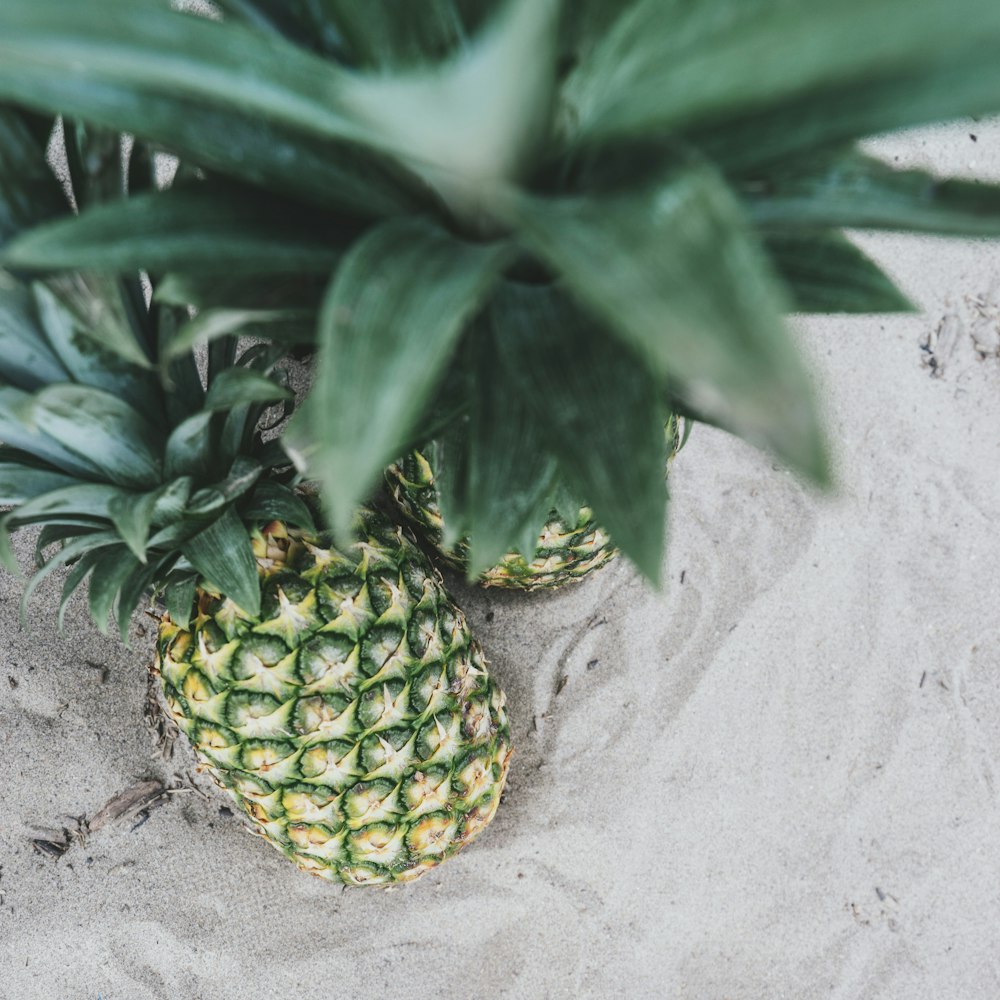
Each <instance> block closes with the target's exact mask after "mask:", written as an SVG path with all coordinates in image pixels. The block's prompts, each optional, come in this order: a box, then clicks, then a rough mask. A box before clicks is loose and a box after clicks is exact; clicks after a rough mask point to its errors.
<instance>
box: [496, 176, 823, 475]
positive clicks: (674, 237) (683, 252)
mask: <svg viewBox="0 0 1000 1000" xmlns="http://www.w3.org/2000/svg"><path fill="white" fill-rule="evenodd" d="M508 207H509V208H510V207H511V206H508ZM511 217H512V218H513V219H514V221H515V222H516V224H517V225H518V226H519V227H520V229H521V231H522V233H523V235H524V238H525V240H526V242H527V243H528V244H529V246H531V247H532V248H533V249H534V250H535V251H536V252H537V253H538V254H539V256H541V257H542V258H543V259H544V260H545V261H546V262H547V263H548V264H549V265H550V266H552V267H553V268H554V269H555V270H556V271H557V272H558V273H559V274H561V276H562V278H563V280H564V281H565V282H566V285H567V287H568V288H570V289H571V290H572V292H573V294H574V295H575V296H576V297H577V298H578V299H579V300H580V301H581V302H583V303H585V304H586V305H587V306H588V307H589V308H590V309H591V310H592V311H593V312H594V313H595V315H597V316H599V317H600V318H601V319H602V320H603V321H604V323H605V324H607V327H608V329H609V330H611V331H613V332H614V333H615V334H617V336H618V337H620V338H621V340H622V341H624V342H625V343H627V344H629V345H630V346H631V347H632V348H634V349H635V350H636V351H638V352H639V354H640V355H641V356H642V357H644V358H645V359H646V361H647V363H648V364H649V366H650V368H651V369H652V370H653V371H655V372H656V373H657V374H658V375H659V376H660V377H661V378H666V377H667V376H670V377H673V378H675V379H677V380H679V381H681V382H683V383H684V384H685V385H686V387H687V391H688V393H689V395H691V396H692V398H694V399H697V400H698V401H700V404H701V405H702V406H703V407H704V408H705V409H707V410H708V411H709V412H715V413H716V414H717V415H719V416H720V418H721V419H723V420H724V422H725V423H726V424H727V425H728V426H730V427H732V428H733V429H734V430H736V431H737V432H738V433H740V434H741V435H742V436H744V437H746V438H748V439H749V440H752V441H754V442H756V443H758V444H761V443H762V444H766V445H767V446H769V447H771V448H773V449H774V450H775V451H777V452H778V453H779V454H780V455H781V456H782V457H783V458H785V459H786V460H787V461H789V462H790V463H791V464H793V465H795V466H796V467H797V468H798V469H800V470H801V471H803V472H805V473H807V474H808V475H810V476H811V477H813V478H814V479H816V480H817V481H820V482H822V481H825V479H826V476H827V469H826V458H825V449H824V445H823V440H822V434H821V430H820V423H819V417H818V414H817V412H816V409H815V405H814V402H813V397H812V389H811V384H810V382H809V379H808V376H807V375H806V373H805V369H804V367H803V365H802V363H801V362H800V360H799V357H798V354H797V353H796V351H795V349H794V347H793V345H792V342H791V340H790V338H789V336H788V334H787V332H786V330H785V327H784V323H783V321H782V313H783V311H784V309H785V307H786V303H785V302H784V299H783V296H782V295H781V292H780V288H779V286H778V285H777V283H776V282H775V281H774V280H773V275H772V273H771V271H770V268H769V266H768V262H767V260H766V258H765V257H764V255H763V253H762V251H761V249H760V248H759V246H758V245H757V244H756V241H755V239H754V238H753V236H752V234H751V233H750V231H749V229H748V227H747V226H746V224H745V221H744V218H743V215H742V212H741V210H740V209H739V206H738V205H737V204H736V202H735V200H734V199H733V198H732V196H731V194H730V193H729V191H728V190H727V188H726V186H725V185H724V183H723V182H722V181H721V180H720V179H719V178H718V177H717V176H716V175H715V174H714V173H712V172H711V171H710V170H709V169H708V168H707V167H705V166H702V165H698V164H687V165H681V166H675V167H674V168H673V169H671V170H669V171H655V172H653V173H651V174H650V175H649V176H648V177H646V178H640V179H638V180H634V181H633V182H632V183H631V186H629V187H625V188H624V189H610V190H601V189H600V188H598V189H597V190H596V192H592V193H591V195H590V196H589V197H587V198H579V197H574V198H563V199H542V198H538V197H533V198H529V197H522V198H521V199H520V200H519V201H516V202H514V203H512V211H511Z"/></svg>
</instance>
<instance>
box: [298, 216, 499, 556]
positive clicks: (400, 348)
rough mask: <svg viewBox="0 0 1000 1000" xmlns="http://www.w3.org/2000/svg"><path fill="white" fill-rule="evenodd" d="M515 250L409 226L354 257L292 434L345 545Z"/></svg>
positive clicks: (399, 224) (394, 227) (377, 234)
mask: <svg viewBox="0 0 1000 1000" xmlns="http://www.w3.org/2000/svg"><path fill="white" fill-rule="evenodd" d="M508 253H509V247H507V246H506V245H504V244H497V245H492V246H474V245H470V244H468V243H463V242H460V241H459V240H457V239H455V238H454V237H452V236H450V235H449V234H448V233H446V232H445V231H443V230H441V229H439V228H437V227H436V226H435V225H433V224H431V223H429V222H426V221H424V220H420V219H400V220H396V221H393V222H388V223H384V224H382V225H379V226H377V227H375V228H373V229H372V230H371V231H370V232H369V233H368V235H366V236H365V237H364V238H363V239H361V240H359V241H358V243H357V244H355V246H354V247H352V248H351V250H350V252H349V253H348V254H347V256H346V257H345V259H344V263H343V264H342V265H341V267H340V269H339V270H338V271H337V274H336V276H335V278H334V280H333V283H332V284H331V286H330V290H329V292H328V294H327V297H326V301H325V303H324V305H323V311H322V315H321V317H320V324H319V338H318V339H319V355H318V358H317V370H316V380H315V384H314V386H313V390H312V393H311V395H310V397H309V402H308V404H307V406H306V408H305V409H304V410H303V411H302V412H300V413H299V414H298V415H297V418H296V419H295V420H293V423H292V425H291V426H292V428H294V431H290V432H289V434H290V436H288V435H286V441H287V442H288V443H289V444H290V446H291V447H292V449H293V450H295V451H297V452H298V453H299V455H300V459H305V461H306V462H308V464H309V465H310V467H311V468H312V469H313V470H314V472H315V474H316V477H317V478H318V479H319V480H320V482H321V483H322V485H323V487H324V496H325V500H326V502H327V504H328V507H329V511H328V513H329V516H330V519H331V526H332V527H333V528H334V530H335V531H336V532H337V533H338V534H339V535H340V536H341V537H343V536H344V535H346V532H347V530H348V528H349V527H350V519H351V516H352V514H353V510H354V505H355V504H356V503H357V502H358V501H359V500H361V499H363V498H364V497H365V496H366V495H367V493H368V491H369V490H370V489H371V488H372V487H373V486H374V485H375V483H376V481H377V480H378V477H379V474H380V473H381V470H382V469H383V468H384V467H385V465H386V464H388V462H389V461H391V460H392V459H393V457H395V455H396V454H397V453H398V450H399V448H400V447H401V445H402V444H403V443H405V441H406V440H407V436H408V435H409V434H410V433H411V430H412V428H413V427H414V425H415V424H416V422H417V420H418V418H419V417H420V415H421V413H422V411H423V409H424V407H425V405H426V404H427V402H428V400H429V398H430V395H431V392H432V390H433V389H434V386H435V385H436V384H437V382H438V381H439V380H440V377H441V375H442V373H443V370H444V368H445V365H446V364H447V362H448V359H449V357H450V355H451V353H452V350H453V348H454V346H455V344H456V342H457V341H458V338H459V336H460V335H461V333H462V329H463V327H464V325H465V323H466V322H467V320H469V319H470V318H471V316H472V314H473V313H474V312H475V311H476V309H477V308H478V307H479V305H480V303H481V302H482V301H483V299H484V297H485V296H486V294H487V293H488V291H489V289H490V287H491V286H492V285H493V283H494V281H495V280H496V278H497V276H498V274H499V272H500V269H501V268H502V266H503V264H504V263H505V262H506V260H507V259H508Z"/></svg>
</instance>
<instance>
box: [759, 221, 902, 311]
mask: <svg viewBox="0 0 1000 1000" xmlns="http://www.w3.org/2000/svg"><path fill="white" fill-rule="evenodd" d="M764 247H765V248H766V250H767V252H768V253H769V254H770V255H771V258H772V260H773V261H774V263H775V266H776V267H777V268H778V271H779V273H780V274H781V276H782V277H783V278H784V279H785V282H786V283H787V285H788V287H789V288H790V289H791V291H792V298H793V303H794V307H795V310H796V311H797V312H806V313H809V312H813V313H895V312H915V311H916V306H914V305H913V303H912V302H910V300H909V299H908V298H906V296H905V295H903V293H902V292H901V291H899V289H898V288H896V286H895V285H894V284H893V283H892V281H891V279H890V278H889V277H888V275H886V274H885V273H884V272H883V271H882V270H881V269H880V268H879V267H878V266H877V265H876V264H875V263H874V262H873V261H872V260H871V258H870V257H868V256H867V255H866V254H864V253H862V251H861V250H859V249H858V248H857V247H856V246H855V245H854V244H853V243H852V242H851V241H850V240H849V239H847V237H846V236H844V235H843V234H842V233H840V232H839V231H837V230H818V231H813V232H810V231H805V232H802V231H791V232H788V231H783V232H765V233H764Z"/></svg>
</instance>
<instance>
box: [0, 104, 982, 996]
mask: <svg viewBox="0 0 1000 1000" xmlns="http://www.w3.org/2000/svg"><path fill="white" fill-rule="evenodd" d="M970 134H975V135H976V140H975V141H974V140H973V139H971V138H970ZM877 148H878V149H879V151H880V152H881V154H882V155H884V156H886V157H887V158H889V159H890V160H892V159H893V157H896V156H898V157H899V158H900V159H899V162H900V163H904V162H905V163H912V164H917V165H921V166H931V167H934V168H936V169H939V170H941V171H952V170H967V169H969V168H970V163H971V162H972V161H975V164H974V169H975V170H977V171H982V172H985V171H991V172H992V175H993V176H994V177H997V178H998V179H1000V126H998V125H996V124H988V123H981V122H980V123H973V122H964V123H960V124H958V125H955V126H952V127H949V128H946V129H937V130H934V131H930V132H920V133H911V134H909V135H907V136H904V137H897V138H895V139H893V140H891V141H889V140H886V141H883V142H880V143H879V144H878V145H877ZM861 242H862V244H863V245H864V246H865V247H866V248H867V249H868V250H869V251H870V252H871V253H872V254H874V255H875V256H877V257H878V258H879V259H880V260H881V261H883V262H885V263H886V264H888V265H889V266H890V267H891V270H892V272H893V274H894V275H895V276H896V277H897V278H898V279H899V281H900V282H901V284H902V286H903V287H904V289H905V290H906V291H907V292H908V293H909V294H911V295H912V297H913V298H914V299H915V301H917V302H918V303H920V304H921V306H923V307H924V308H925V309H926V313H925V314H924V315H912V316H902V317H892V318H886V317H863V318H854V319H843V318H836V319H831V318H821V319H817V320H811V321H809V322H797V324H796V326H797V329H798V333H799V336H800V339H801V342H802V344H803V346H804V349H805V350H806V351H807V352H808V354H809V356H810V358H811V361H812V363H813V367H814V370H815V371H816V374H817V381H818V383H819V385H820V387H821V392H822V395H823V398H824V400H825V406H826V410H827V413H828V416H829V423H830V428H831V438H832V442H833V446H834V449H835V452H836V456H837V465H838V478H839V483H840V486H839V491H838V492H837V493H836V494H835V495H834V496H832V497H822V496H818V495H816V494H815V493H813V492H812V491H811V490H809V489H807V488H805V487H803V486H802V485H801V484H800V483H799V482H797V481H796V480H795V479H794V478H793V477H792V475H790V474H789V472H788V471H786V470H785V469H783V468H781V467H779V466H777V465H776V464H775V463H774V462H773V461H772V460H771V459H770V458H769V457H767V456H764V455H762V454H760V453H758V452H755V451H753V450H752V449H750V448H749V447H747V446H745V445H743V444H741V443H740V442H738V441H735V440H733V439H731V438H728V437H726V436H724V435H723V434H721V433H717V432H714V431H712V430H710V429H706V428H702V427H699V428H696V429H695V432H694V434H693V436H692V438H691V441H690V443H689V445H688V447H687V449H686V450H685V451H684V452H683V453H682V454H681V456H680V457H679V458H678V460H677V461H676V463H675V465H674V469H673V472H672V491H673V496H674V502H673V505H672V508H671V512H670V535H671V542H670V549H669V555H668V566H667V572H666V577H667V581H668V582H667V584H666V586H665V587H664V590H663V592H662V593H659V594H657V593H653V592H651V591H650V590H649V589H647V588H646V587H645V586H644V585H643V584H642V583H641V582H640V580H639V579H638V578H637V577H636V575H635V574H634V572H633V571H632V570H631V569H630V568H629V567H628V566H627V565H625V564H624V563H622V562H618V563H616V564H614V565H613V566H612V567H610V568H609V569H607V570H606V571H604V572H603V573H601V574H598V575H597V576H595V577H593V578H591V579H590V580H588V581H586V582H585V583H583V584H581V585H580V586H578V587H576V588H575V589H571V590H569V591H565V592H561V593H559V594H556V595H552V596H540V597H536V598H530V597H520V596H510V595H496V594H492V593H489V594H487V593H481V592H474V591H470V590H469V589H467V588H464V587H456V594H457V596H458V598H459V599H460V601H461V602H462V603H463V604H464V605H465V606H466V608H467V610H468V612H469V616H470V619H471V621H472V623H473V626H474V628H475V630H476V632H477V634H478V635H479V637H480V638H481V640H482V642H483V644H484V646H485V648H486V651H487V654H488V656H489V658H490V661H491V663H492V669H493V671H494V673H495V675H496V677H497V678H498V679H499V681H500V682H501V684H502V685H503V686H504V688H505V689H506V691H507V695H508V702H509V708H510V713H511V717H512V725H513V735H514V738H515V740H516V745H517V753H516V755H515V762H514V765H513V768H512V774H511V783H510V787H509V791H508V792H507V794H506V797H505V800H504V802H503V805H502V807H501V809H500V812H499V814H498V817H497V819H496V821H495V823H494V825H493V826H492V828H491V829H490V830H489V831H488V832H487V833H486V834H484V836H483V837H482V838H481V839H480V840H479V841H478V842H477V844H476V845H475V846H473V847H472V848H470V849H469V850H468V851H467V852H465V853H464V854H463V855H462V856H460V857H458V858H457V859H455V860H454V861H452V862H450V863H448V864H447V865H446V866H444V867H443V868H442V869H440V870H438V871H436V872H433V873H432V874H430V875H428V876H427V877H426V878H424V879H423V880H422V881H421V882H419V883H417V884H415V885H413V886H410V887H407V888H406V889H402V890H397V891H391V892H379V891H372V890H353V891H341V890H339V889H335V888H332V887H331V886H329V885H327V884H325V883H323V882H321V881H319V880H315V879H311V878H309V877H307V876H306V875H303V874H300V873H298V872H297V871H295V870H294V869H293V868H292V867H291V866H290V865H288V864H287V862H285V861H284V860H283V859H282V858H281V857H280V856H279V855H278V854H277V853H276V852H275V851H273V850H272V849H271V848H270V847H268V846H267V845H266V844H264V843H263V842H262V841H260V840H258V839H255V838H253V837H251V836H249V835H248V833H247V832H246V829H245V827H244V826H243V824H242V823H241V821H240V820H239V818H238V817H236V816H233V815H232V813H231V812H230V811H229V809H228V808H227V803H226V801H225V800H224V799H223V798H222V797H221V794H220V793H217V792H216V791H214V790H213V789H211V788H207V786H204V785H202V784H198V788H199V789H203V790H201V791H198V790H192V788H191V787H190V781H189V778H188V777H187V775H188V773H189V772H190V770H191V768H192V766H193V760H192V758H191V757H190V755H189V753H188V752H187V750H186V749H185V748H184V747H181V746H178V747H177V749H176V750H175V753H174V755H173V757H172V758H169V759H164V758H163V757H161V756H158V755H157V754H156V752H155V750H154V743H153V738H152V735H151V731H150V729H149V727H148V725H147V723H146V721H145V720H144V702H145V697H146V676H145V668H146V665H147V662H148V660H149V658H150V653H151V647H152V637H153V629H154V625H153V622H152V621H150V620H148V619H143V618H142V617H141V616H140V617H139V618H137V621H136V627H135V629H134V630H133V637H132V645H133V648H132V650H131V651H129V650H126V649H124V648H123V647H122V646H121V645H119V644H118V643H117V642H116V641H114V640H110V639H103V638H102V637H100V636H99V635H98V634H97V633H96V632H95V631H94V629H93V628H92V627H91V626H90V625H89V624H88V623H87V622H86V620H85V617H84V614H83V611H82V609H79V608H77V609H76V610H75V611H73V612H72V613H71V614H70V615H69V617H68V620H67V625H66V629H65V633H64V634H63V635H62V636H59V635H57V634H56V632H55V626H54V621H53V618H54V613H55V611H54V609H55V607H56V602H57V598H58V592H59V581H53V582H52V584H51V585H47V586H45V587H44V588H43V589H42V591H41V593H40V596H39V598H38V599H37V600H36V602H35V605H34V608H33V611H32V614H31V620H30V624H29V626H28V627H27V628H26V629H21V628H20V627H19V626H18V622H17V602H18V596H19V590H18V586H17V584H16V583H15V582H14V581H13V580H12V579H10V578H8V577H6V576H4V577H3V578H2V579H0V998H3V1000H98V998H99V997H100V998H102V1000H154V998H155V1000H208V998H212V1000H289V998H296V1000H335V998H350V997H380V998H381V997H385V998H391V1000H409V998H413V1000H423V998H434V1000H452V998H456V1000H461V998H479V997H484V998H485V997H504V998H507V997H510V998H520V997H524V998H535V997H538V998H549V997H572V998H580V997H586V998H599V1000H612V998H618V997H621V998H637V1000H639V998H691V1000H779V998H789V1000H819V998H824V1000H827V998H829V1000H941V998H956V1000H958V998H961V1000H996V998H997V997H998V996H1000V802H998V782H1000V773H998V771H1000V763H998V762H1000V628H998V626H1000V476H998V473H1000V246H998V245H990V244H985V243H972V242H960V241H946V240H927V239H912V238H903V237H896V236H883V237H877V238H875V237H864V238H863V239H862V240H861ZM143 781H146V782H149V784H146V785H142V786H140V787H139V788H138V789H136V790H135V792H134V795H135V797H136V800H135V801H133V802H132V803H131V807H130V808H126V806H122V807H121V808H122V810H124V815H121V816H117V817H116V816H114V815H111V814H109V813H108V812H105V813H104V814H103V815H102V814H100V810H101V809H102V807H103V806H104V805H105V804H106V803H107V802H108V801H109V800H113V799H114V798H115V797H116V796H117V795H118V794H119V793H122V792H124V791H125V790H127V789H130V788H133V786H136V785H137V783H139V782H143ZM169 786H176V790H174V791H162V794H161V790H163V789H165V788H166V787H169ZM115 811H116V810H115V809H112V810H111V813H114V812H115ZM81 816H85V817H88V818H89V820H90V825H91V827H92V830H91V832H90V833H89V835H87V836H86V838H85V839H84V840H83V841H82V842H81V841H80V839H79V838H74V839H73V841H72V843H71V845H70V846H69V848H68V850H66V851H65V853H63V854H62V855H61V856H59V857H54V856H52V855H53V854H55V853H57V850H56V849H55V848H53V847H51V846H49V847H47V848H46V847H42V848H41V849H39V848H36V847H34V846H33V844H32V841H33V840H47V841H49V842H51V843H55V844H58V842H59V840H60V839H64V838H65V834H63V832H62V831H63V829H66V830H69V831H70V834H73V832H74V831H76V830H78V829H79V820H78V818H79V817H81ZM95 817H96V820H95Z"/></svg>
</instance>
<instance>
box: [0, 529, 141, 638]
mask: <svg viewBox="0 0 1000 1000" xmlns="http://www.w3.org/2000/svg"><path fill="white" fill-rule="evenodd" d="M5 534H6V519H5V520H4V521H3V522H0V535H5ZM109 545H121V539H120V538H119V537H118V533H117V532H115V531H94V532H92V533H90V534H86V535H79V536H78V537H76V538H74V539H73V540H72V541H70V542H67V543H66V544H65V545H63V546H62V548H60V549H59V551H58V552H56V553H55V554H54V555H52V556H50V557H49V558H48V559H46V560H45V563H44V565H43V566H42V567H41V568H40V569H39V570H38V571H37V572H35V573H34V574H33V575H32V576H31V578H30V579H29V580H28V582H27V584H25V587H24V593H23V594H22V595H21V623H22V624H26V623H27V620H28V606H29V604H30V603H31V598H32V595H33V594H34V593H35V591H36V590H37V589H38V586H39V584H41V583H42V581H43V580H45V579H46V577H48V576H50V575H51V574H52V573H53V572H54V571H55V570H57V569H58V568H59V567H60V566H65V565H66V564H67V563H71V562H74V561H75V560H77V559H79V558H80V557H81V556H83V555H85V554H86V553H88V552H96V551H97V550H98V549H105V548H107V547H108V546H109ZM122 547H123V548H124V546H122Z"/></svg>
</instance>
